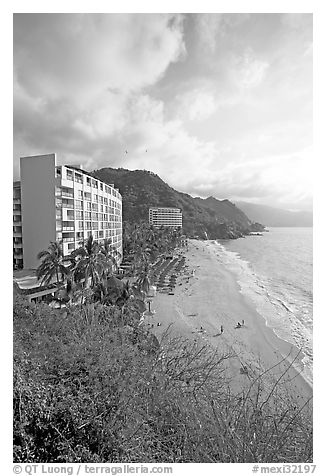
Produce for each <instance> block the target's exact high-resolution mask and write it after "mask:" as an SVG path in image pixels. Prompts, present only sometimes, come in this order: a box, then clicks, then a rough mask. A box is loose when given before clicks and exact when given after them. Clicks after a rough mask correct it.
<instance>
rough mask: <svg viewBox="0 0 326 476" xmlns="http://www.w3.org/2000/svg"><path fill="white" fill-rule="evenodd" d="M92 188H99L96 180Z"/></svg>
mask: <svg viewBox="0 0 326 476" xmlns="http://www.w3.org/2000/svg"><path fill="white" fill-rule="evenodd" d="M92 186H93V187H94V188H98V186H97V181H96V180H92Z"/></svg>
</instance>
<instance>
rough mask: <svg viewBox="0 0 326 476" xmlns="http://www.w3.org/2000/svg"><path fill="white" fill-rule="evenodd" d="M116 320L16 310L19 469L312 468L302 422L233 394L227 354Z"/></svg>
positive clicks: (287, 411) (110, 311) (110, 313)
mask: <svg viewBox="0 0 326 476" xmlns="http://www.w3.org/2000/svg"><path fill="white" fill-rule="evenodd" d="M121 316H122V311H121V309H119V308H117V307H115V306H111V307H108V306H103V305H101V304H90V305H86V306H83V307H80V306H76V307H71V308H70V309H67V310H64V311H63V310H60V311H59V310H51V309H50V308H49V307H47V306H46V305H34V304H28V303H27V302H25V301H24V300H23V299H22V298H19V299H18V300H17V301H16V302H15V305H14V460H15V462H38V463H39V462H44V463H47V462H98V463H100V462H254V461H255V462H281V461H287V462H303V461H305V462H309V461H311V460H312V430H311V420H310V413H309V411H300V409H298V408H295V407H294V404H293V402H291V401H290V400H289V401H288V400H284V399H280V398H279V397H278V396H275V399H274V398H271V399H270V400H269V401H268V402H266V403H264V402H265V401H266V398H265V396H264V395H263V393H262V392H261V391H260V389H261V382H260V380H259V379H257V381H256V382H255V383H254V384H253V385H252V388H251V391H250V392H249V393H248V392H247V393H245V391H244V392H243V393H242V394H241V395H234V394H232V393H231V391H230V389H229V385H228V379H227V376H226V373H225V361H226V360H227V359H228V358H229V357H230V355H219V353H218V352H216V351H213V350H212V349H211V348H209V347H205V346H203V347H202V346H200V345H197V344H190V343H189V342H187V341H186V340H185V339H179V338H171V337H170V336H169V335H165V336H164V338H163V340H162V342H161V343H160V344H158V342H157V340H156V339H155V338H154V337H153V335H152V334H151V333H149V332H147V331H145V330H144V329H142V328H141V327H139V326H138V321H137V319H136V318H135V319H134V320H132V319H128V322H125V320H123V319H122V317H121ZM262 379H263V377H262ZM306 409H307V408H305V410H306Z"/></svg>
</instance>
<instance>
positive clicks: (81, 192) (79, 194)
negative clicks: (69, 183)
mask: <svg viewBox="0 0 326 476" xmlns="http://www.w3.org/2000/svg"><path fill="white" fill-rule="evenodd" d="M77 196H78V198H79V199H80V200H82V199H83V191H82V190H78V192H77Z"/></svg>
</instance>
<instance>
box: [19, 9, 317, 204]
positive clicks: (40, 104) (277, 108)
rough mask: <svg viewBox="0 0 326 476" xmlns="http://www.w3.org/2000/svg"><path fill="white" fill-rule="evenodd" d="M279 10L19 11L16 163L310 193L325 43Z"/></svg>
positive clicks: (223, 187)
mask: <svg viewBox="0 0 326 476" xmlns="http://www.w3.org/2000/svg"><path fill="white" fill-rule="evenodd" d="M280 18H281V19H282V18H283V17H281V16H275V15H270V16H268V15H258V14H257V15H252V16H249V15H245V14H240V15H236V14H223V15H220V14H203V15H196V16H194V15H191V16H189V17H187V16H186V17H184V16H182V15H165V14H164V15H152V14H150V15H110V14H109V15H93V14H91V15H89V14H77V15H76V14H72V15H68V14H65V15H57V14H47V15H43V14H36V15H34V14H29V15H21V14H15V16H14V154H15V159H16V160H15V167H16V169H15V170H16V171H17V162H18V161H17V158H18V157H19V156H21V155H29V154H38V153H47V152H57V154H58V160H59V163H75V164H80V163H82V164H83V165H84V167H85V168H86V169H88V170H92V169H94V168H100V167H107V166H112V167H126V168H131V169H139V168H141V169H143V168H145V169H147V170H152V171H153V172H155V173H158V174H159V175H160V176H161V177H162V178H163V180H165V181H167V182H168V183H169V184H170V185H171V186H173V187H174V188H176V189H177V190H180V191H184V192H187V193H190V194H194V195H200V196H203V197H205V196H208V195H215V196H217V197H219V198H234V199H235V198H239V197H241V198H242V199H243V200H246V199H247V200H248V199H252V200H257V201H258V200H262V199H264V200H270V201H271V202H273V203H274V202H275V201H277V200H280V201H281V200H282V201H284V200H285V199H286V200H288V201H290V200H292V202H293V201H296V200H298V201H299V200H306V198H304V193H306V191H308V192H307V193H310V186H309V183H308V168H307V165H306V163H307V160H306V159H307V157H310V153H308V152H307V153H306V155H304V153H303V151H304V150H308V149H307V148H308V147H309V144H311V87H310V86H311V77H310V76H311V57H310V54H309V52H310V51H311V47H310V49H308V47H309V45H311V41H312V38H311V35H309V31H308V30H309V28H308V27H306V26H305V25H304V24H302V25H301V26H300V28H297V27H294V26H293V27H291V28H290V27H289V26H288V25H287V24H286V22H288V23H289V22H290V23H291V22H292V24H293V25H294V22H293V19H285V20H282V21H280ZM305 21H306V19H305ZM284 22H285V23H284ZM275 28H276V30H275ZM306 30H307V31H308V33H307V32H306ZM262 31H264V32H266V35H265V33H264V41H262ZM305 52H306V54H305ZM125 151H127V152H128V153H125Z"/></svg>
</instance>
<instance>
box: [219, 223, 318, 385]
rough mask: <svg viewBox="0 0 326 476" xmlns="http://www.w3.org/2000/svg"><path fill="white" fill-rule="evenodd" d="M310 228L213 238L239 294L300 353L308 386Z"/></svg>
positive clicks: (311, 241) (310, 365) (309, 348)
mask: <svg viewBox="0 0 326 476" xmlns="http://www.w3.org/2000/svg"><path fill="white" fill-rule="evenodd" d="M312 230H313V229H312V228H269V232H265V233H263V236H248V237H246V238H243V239H242V238H240V239H237V240H218V241H216V246H217V248H218V250H219V256H220V257H221V261H222V263H223V264H225V266H226V267H227V268H228V269H229V270H230V271H231V272H233V273H234V274H235V276H236V278H237V281H238V284H239V286H240V290H241V292H242V293H243V294H244V295H245V296H247V297H248V298H250V299H251V301H252V302H253V303H254V305H255V307H256V309H257V311H258V312H259V314H260V315H261V316H263V318H264V319H265V320H266V324H267V326H268V327H270V328H272V329H273V330H274V332H275V333H276V334H277V336H278V337H280V338H281V339H283V340H285V341H287V342H290V343H292V344H294V345H296V346H297V347H298V348H300V349H301V350H302V352H303V354H304V359H303V364H304V371H303V375H304V377H305V378H306V380H308V381H309V382H310V383H311V384H312V377H313V373H312V364H313V351H312V326H313V263H312V260H313V253H312V243H313V235H312Z"/></svg>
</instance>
